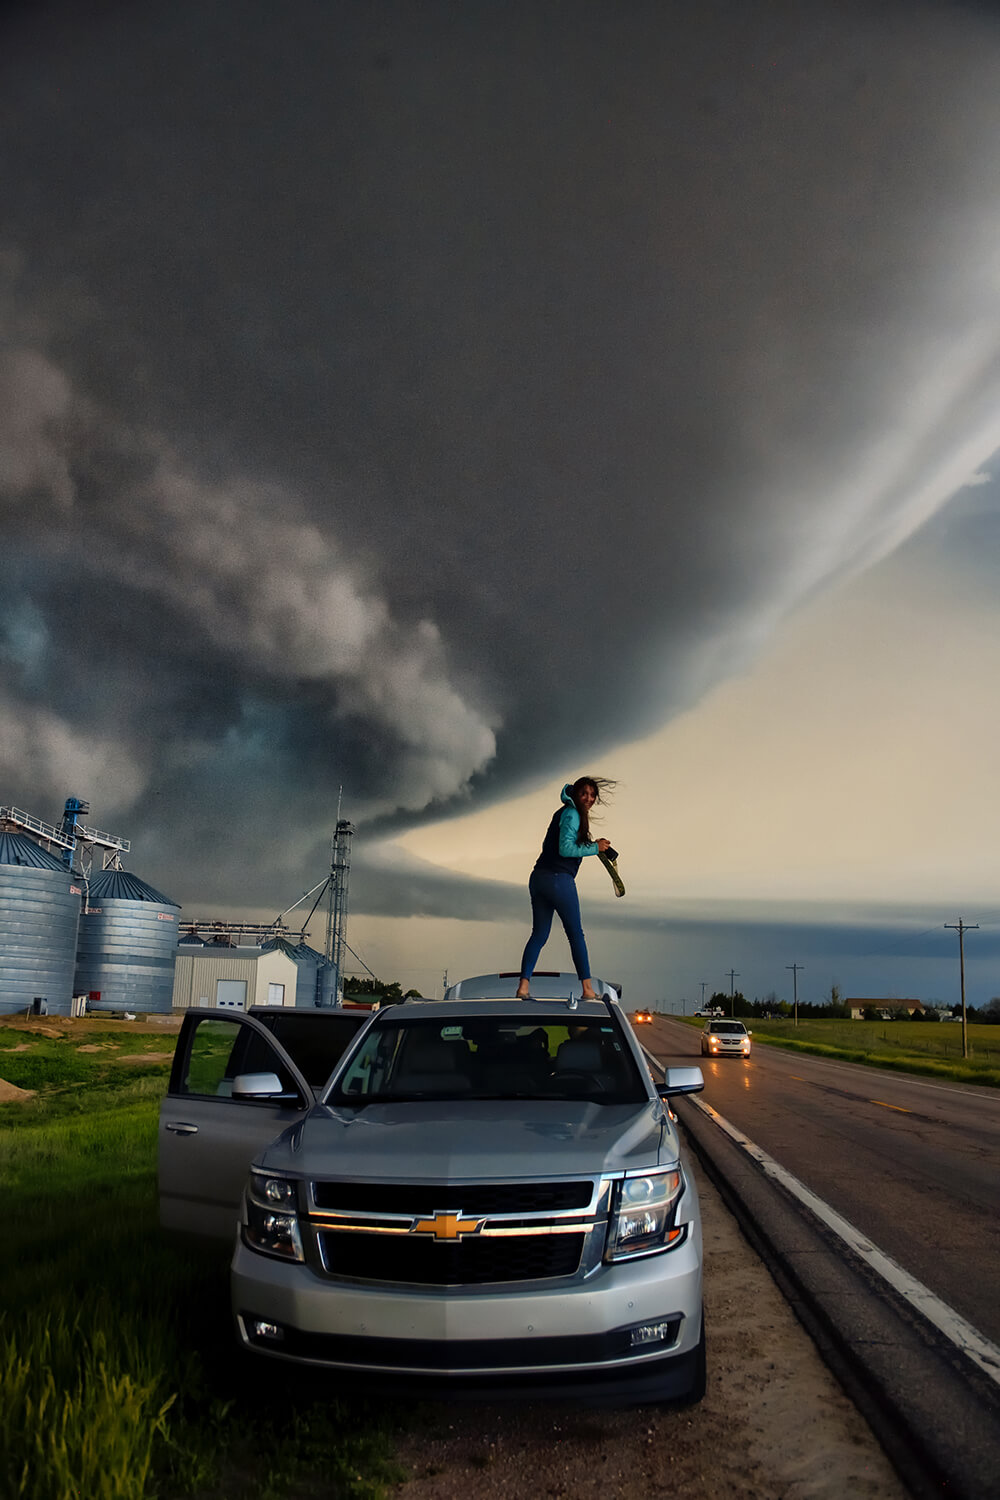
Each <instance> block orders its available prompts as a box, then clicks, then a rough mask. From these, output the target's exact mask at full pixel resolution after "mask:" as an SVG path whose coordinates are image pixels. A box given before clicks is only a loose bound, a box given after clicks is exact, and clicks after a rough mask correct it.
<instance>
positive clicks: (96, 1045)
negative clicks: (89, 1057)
mask: <svg viewBox="0 0 1000 1500" xmlns="http://www.w3.org/2000/svg"><path fill="white" fill-rule="evenodd" d="M76 1050H77V1052H104V1051H105V1048H104V1047H102V1046H101V1044H100V1042H87V1044H86V1045H85V1046H83V1047H77V1049H76Z"/></svg>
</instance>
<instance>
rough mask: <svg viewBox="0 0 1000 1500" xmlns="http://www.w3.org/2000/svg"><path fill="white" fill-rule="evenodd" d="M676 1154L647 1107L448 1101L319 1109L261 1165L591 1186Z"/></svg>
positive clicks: (340, 1173) (328, 1172) (312, 1171)
mask: <svg viewBox="0 0 1000 1500" xmlns="http://www.w3.org/2000/svg"><path fill="white" fill-rule="evenodd" d="M553 1146H556V1147H557V1149H556V1150H555V1151H553V1149H552V1147H553ZM678 1155H679V1149H678V1142H677V1136H676V1133H675V1131H674V1128H673V1126H672V1125H671V1124H670V1122H669V1121H668V1120H667V1118H666V1115H665V1113H664V1111H663V1109H662V1107H661V1106H660V1105H659V1104H658V1103H654V1102H653V1101H652V1100H650V1101H649V1103H648V1104H644V1105H638V1106H637V1105H635V1104H622V1105H602V1104H586V1103H580V1104H578V1103H566V1102H565V1101H563V1100H531V1101H527V1102H523V1103H522V1102H521V1101H517V1103H516V1105H515V1104H512V1103H511V1101H510V1100H481V1101H474V1102H473V1101H470V1102H468V1103H466V1102H462V1101H458V1102H456V1101H454V1100H449V1101H447V1102H446V1103H441V1102H437V1103H434V1102H430V1101H428V1102H427V1103H426V1104H421V1103H412V1102H410V1103H402V1102H401V1103H399V1104H371V1105H368V1106H367V1107H366V1108H363V1109H342V1108H340V1109H334V1108H332V1107H329V1106H327V1105H322V1104H320V1105H317V1106H316V1107H315V1108H314V1109H312V1110H311V1111H310V1112H309V1114H308V1115H307V1116H306V1118H305V1119H304V1120H303V1121H301V1122H300V1123H299V1124H298V1125H294V1126H293V1127H292V1128H291V1129H290V1130H287V1131H285V1132H284V1134H282V1135H280V1136H279V1137H278V1139H277V1140H276V1141H273V1142H272V1143H271V1145H269V1146H268V1147H267V1148H266V1150H264V1151H263V1152H262V1153H261V1154H260V1156H259V1157H258V1158H257V1165H258V1166H261V1167H263V1168H265V1169H266V1170H269V1171H272V1172H279V1171H284V1172H291V1173H294V1174H295V1175H296V1176H298V1177H331V1178H347V1179H363V1180H365V1181H370V1180H373V1179H382V1180H384V1181H387V1182H388V1181H392V1182H398V1181H400V1180H401V1179H407V1178H410V1179H417V1180H419V1179H420V1178H430V1179H433V1180H439V1181H441V1180H443V1181H447V1180H448V1179H449V1178H454V1179H456V1180H462V1179H465V1180H468V1179H474V1180H475V1179H478V1180H479V1181H483V1180H488V1179H505V1178H518V1177H519V1178H532V1177H546V1176H558V1177H560V1178H568V1177H575V1176H581V1177H595V1176H597V1175H598V1174H599V1173H607V1172H623V1171H628V1170H631V1171H636V1170H640V1169H642V1168H648V1169H652V1168H654V1167H669V1166H671V1165H672V1164H673V1163H674V1162H676V1161H677V1158H678ZM555 1163H558V1168H559V1170H558V1172H557V1173H553V1172H552V1166H553V1165H554V1164H555Z"/></svg>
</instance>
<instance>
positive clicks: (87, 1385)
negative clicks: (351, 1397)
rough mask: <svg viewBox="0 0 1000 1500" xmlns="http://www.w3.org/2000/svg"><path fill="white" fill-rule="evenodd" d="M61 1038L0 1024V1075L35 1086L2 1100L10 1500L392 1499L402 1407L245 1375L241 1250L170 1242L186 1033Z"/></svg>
mask: <svg viewBox="0 0 1000 1500" xmlns="http://www.w3.org/2000/svg"><path fill="white" fill-rule="evenodd" d="M65 1029H66V1032H67V1034H66V1035H64V1036H59V1035H58V1034H46V1033H57V1032H58V1030H59V1027H58V1026H57V1025H56V1026H53V1025H47V1026H46V1027H45V1028H44V1030H43V1029H42V1028H38V1027H36V1028H35V1029H26V1028H24V1027H18V1026H15V1025H11V1024H5V1025H2V1026H0V1079H3V1080H5V1081H6V1082H7V1083H8V1084H11V1085H13V1086H14V1087H15V1088H18V1089H23V1090H33V1091H34V1092H33V1093H32V1094H30V1095H29V1096H28V1097H26V1098H23V1097H20V1096H18V1097H17V1098H16V1100H11V1101H10V1102H6V1103H0V1182H2V1183H3V1219H4V1228H3V1234H2V1235H0V1287H2V1292H0V1299H2V1301H0V1309H2V1310H0V1392H2V1399H0V1497H2V1500H15V1497H16V1500H140V1497H147V1496H157V1497H162V1500H182V1497H183V1500H197V1497H200V1496H205V1497H206V1500H207V1497H209V1496H210V1497H211V1500H222V1497H229V1496H233V1497H235V1496H244V1495H246V1496H253V1497H257V1500H278V1497H281V1496H284V1495H287V1494H288V1493H289V1491H290V1490H291V1489H293V1488H294V1487H296V1486H301V1485H303V1484H307V1485H308V1482H309V1481H310V1480H311V1479H313V1478H318V1477H321V1478H322V1481H323V1485H324V1489H323V1494H324V1495H327V1496H345V1497H357V1500H363V1497H365V1500H372V1497H375V1496H379V1495H381V1494H383V1493H384V1489H385V1485H386V1484H387V1483H389V1482H391V1481H393V1480H394V1479H396V1478H397V1477H399V1474H398V1470H397V1468H396V1466H395V1465H394V1463H393V1460H392V1456H391V1455H392V1444H391V1441H390V1438H389V1435H388V1429H387V1423H388V1422H389V1421H390V1420H391V1418H390V1414H389V1411H388V1410H385V1411H383V1410H381V1409H377V1408H375V1407H372V1406H367V1405H365V1404H363V1403H360V1402H344V1401H342V1400H338V1399H336V1398H335V1397H333V1396H332V1395H329V1394H326V1393H322V1392H321V1394H322V1399H320V1400H317V1388H316V1383H315V1382H314V1381H313V1382H310V1383H309V1384H308V1385H304V1384H303V1382H302V1381H301V1379H300V1378H299V1377H297V1376H295V1375H294V1373H293V1374H292V1375H286V1374H285V1373H284V1371H283V1367H281V1366H275V1365H271V1364H269V1365H267V1366H266V1367H265V1369H264V1370H262V1369H261V1368H260V1362H259V1361H253V1362H252V1364H253V1368H252V1369H251V1368H250V1364H251V1362H250V1361H249V1360H248V1358H247V1357H246V1356H244V1355H242V1354H241V1353H240V1351H239V1350H238V1348H237V1346H236V1344H235V1341H234V1338H233V1334H232V1329H231V1326H230V1322H229V1315H228V1285H227V1270H228V1268H227V1260H228V1257H227V1256H225V1255H222V1256H211V1255H205V1254H197V1255H190V1254H182V1253H180V1252H178V1251H176V1250H174V1249H172V1248H171V1247H170V1246H168V1245H167V1244H165V1243H164V1242H163V1241H162V1238H161V1236H160V1234H159V1230H158V1227H157V1222H156V1163H155V1156H156V1122H157V1112H158V1107H159V1100H160V1097H161V1096H162V1093H163V1091H164V1088H165V1084H166V1078H167V1064H168V1062H169V1058H170V1056H171V1054H172V1051H173V1042H174V1038H173V1035H168V1036H165V1035H162V1034H160V1035H156V1034H147V1033H146V1031H145V1030H144V1029H139V1028H132V1029H130V1030H129V1031H128V1032H125V1031H123V1030H122V1029H121V1027H120V1026H119V1027H118V1029H117V1030H116V1028H115V1023H114V1022H103V1021H102V1022H94V1023H93V1024H92V1025H91V1024H88V1023H86V1022H74V1023H67V1026H66V1028H65ZM91 1049H93V1050H91ZM8 1092H9V1091H8ZM399 1416H400V1414H399V1413H398V1412H397V1413H395V1419H396V1422H397V1425H398V1419H399ZM299 1492H300V1491H299V1490H296V1493H299Z"/></svg>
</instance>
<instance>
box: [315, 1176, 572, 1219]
mask: <svg viewBox="0 0 1000 1500" xmlns="http://www.w3.org/2000/svg"><path fill="white" fill-rule="evenodd" d="M312 1190H313V1202H314V1204H315V1205H316V1207H317V1208H319V1209H327V1210H329V1211H333V1212H336V1213H348V1214H407V1215H411V1216H412V1217H414V1218H417V1217H418V1216H420V1215H421V1214H432V1213H435V1212H436V1211H437V1210H438V1209H448V1208H455V1207H460V1208H461V1210H462V1212H463V1213H464V1214H469V1215H472V1216H475V1217H476V1218H477V1219H481V1218H485V1217H486V1216H488V1215H493V1214H549V1213H561V1212H566V1211H567V1210H569V1209H581V1208H589V1207H590V1200H591V1198H592V1197H593V1195H594V1184H593V1183H592V1182H486V1183H471V1184H464V1183H463V1184H462V1186H461V1187H456V1186H455V1185H454V1184H450V1183H443V1184H442V1183H435V1182H428V1183H412V1182H387V1183H381V1184H380V1183H377V1182H314V1183H313V1185H312Z"/></svg>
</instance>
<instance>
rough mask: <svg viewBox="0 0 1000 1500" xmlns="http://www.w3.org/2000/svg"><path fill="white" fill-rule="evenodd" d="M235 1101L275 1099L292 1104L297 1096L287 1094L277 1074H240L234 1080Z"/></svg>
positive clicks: (296, 1099) (233, 1095) (233, 1094)
mask: <svg viewBox="0 0 1000 1500" xmlns="http://www.w3.org/2000/svg"><path fill="white" fill-rule="evenodd" d="M231 1097H232V1098H233V1099H273V1100H280V1101H282V1102H287V1103H291V1102H292V1101H293V1100H294V1101H296V1102H297V1101H298V1095H297V1094H286V1093H285V1090H284V1086H283V1085H282V1082H281V1079H280V1078H279V1077H278V1075H277V1073H239V1074H238V1075H237V1076H236V1077H235V1078H234V1079H233V1092H232V1095H231Z"/></svg>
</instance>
